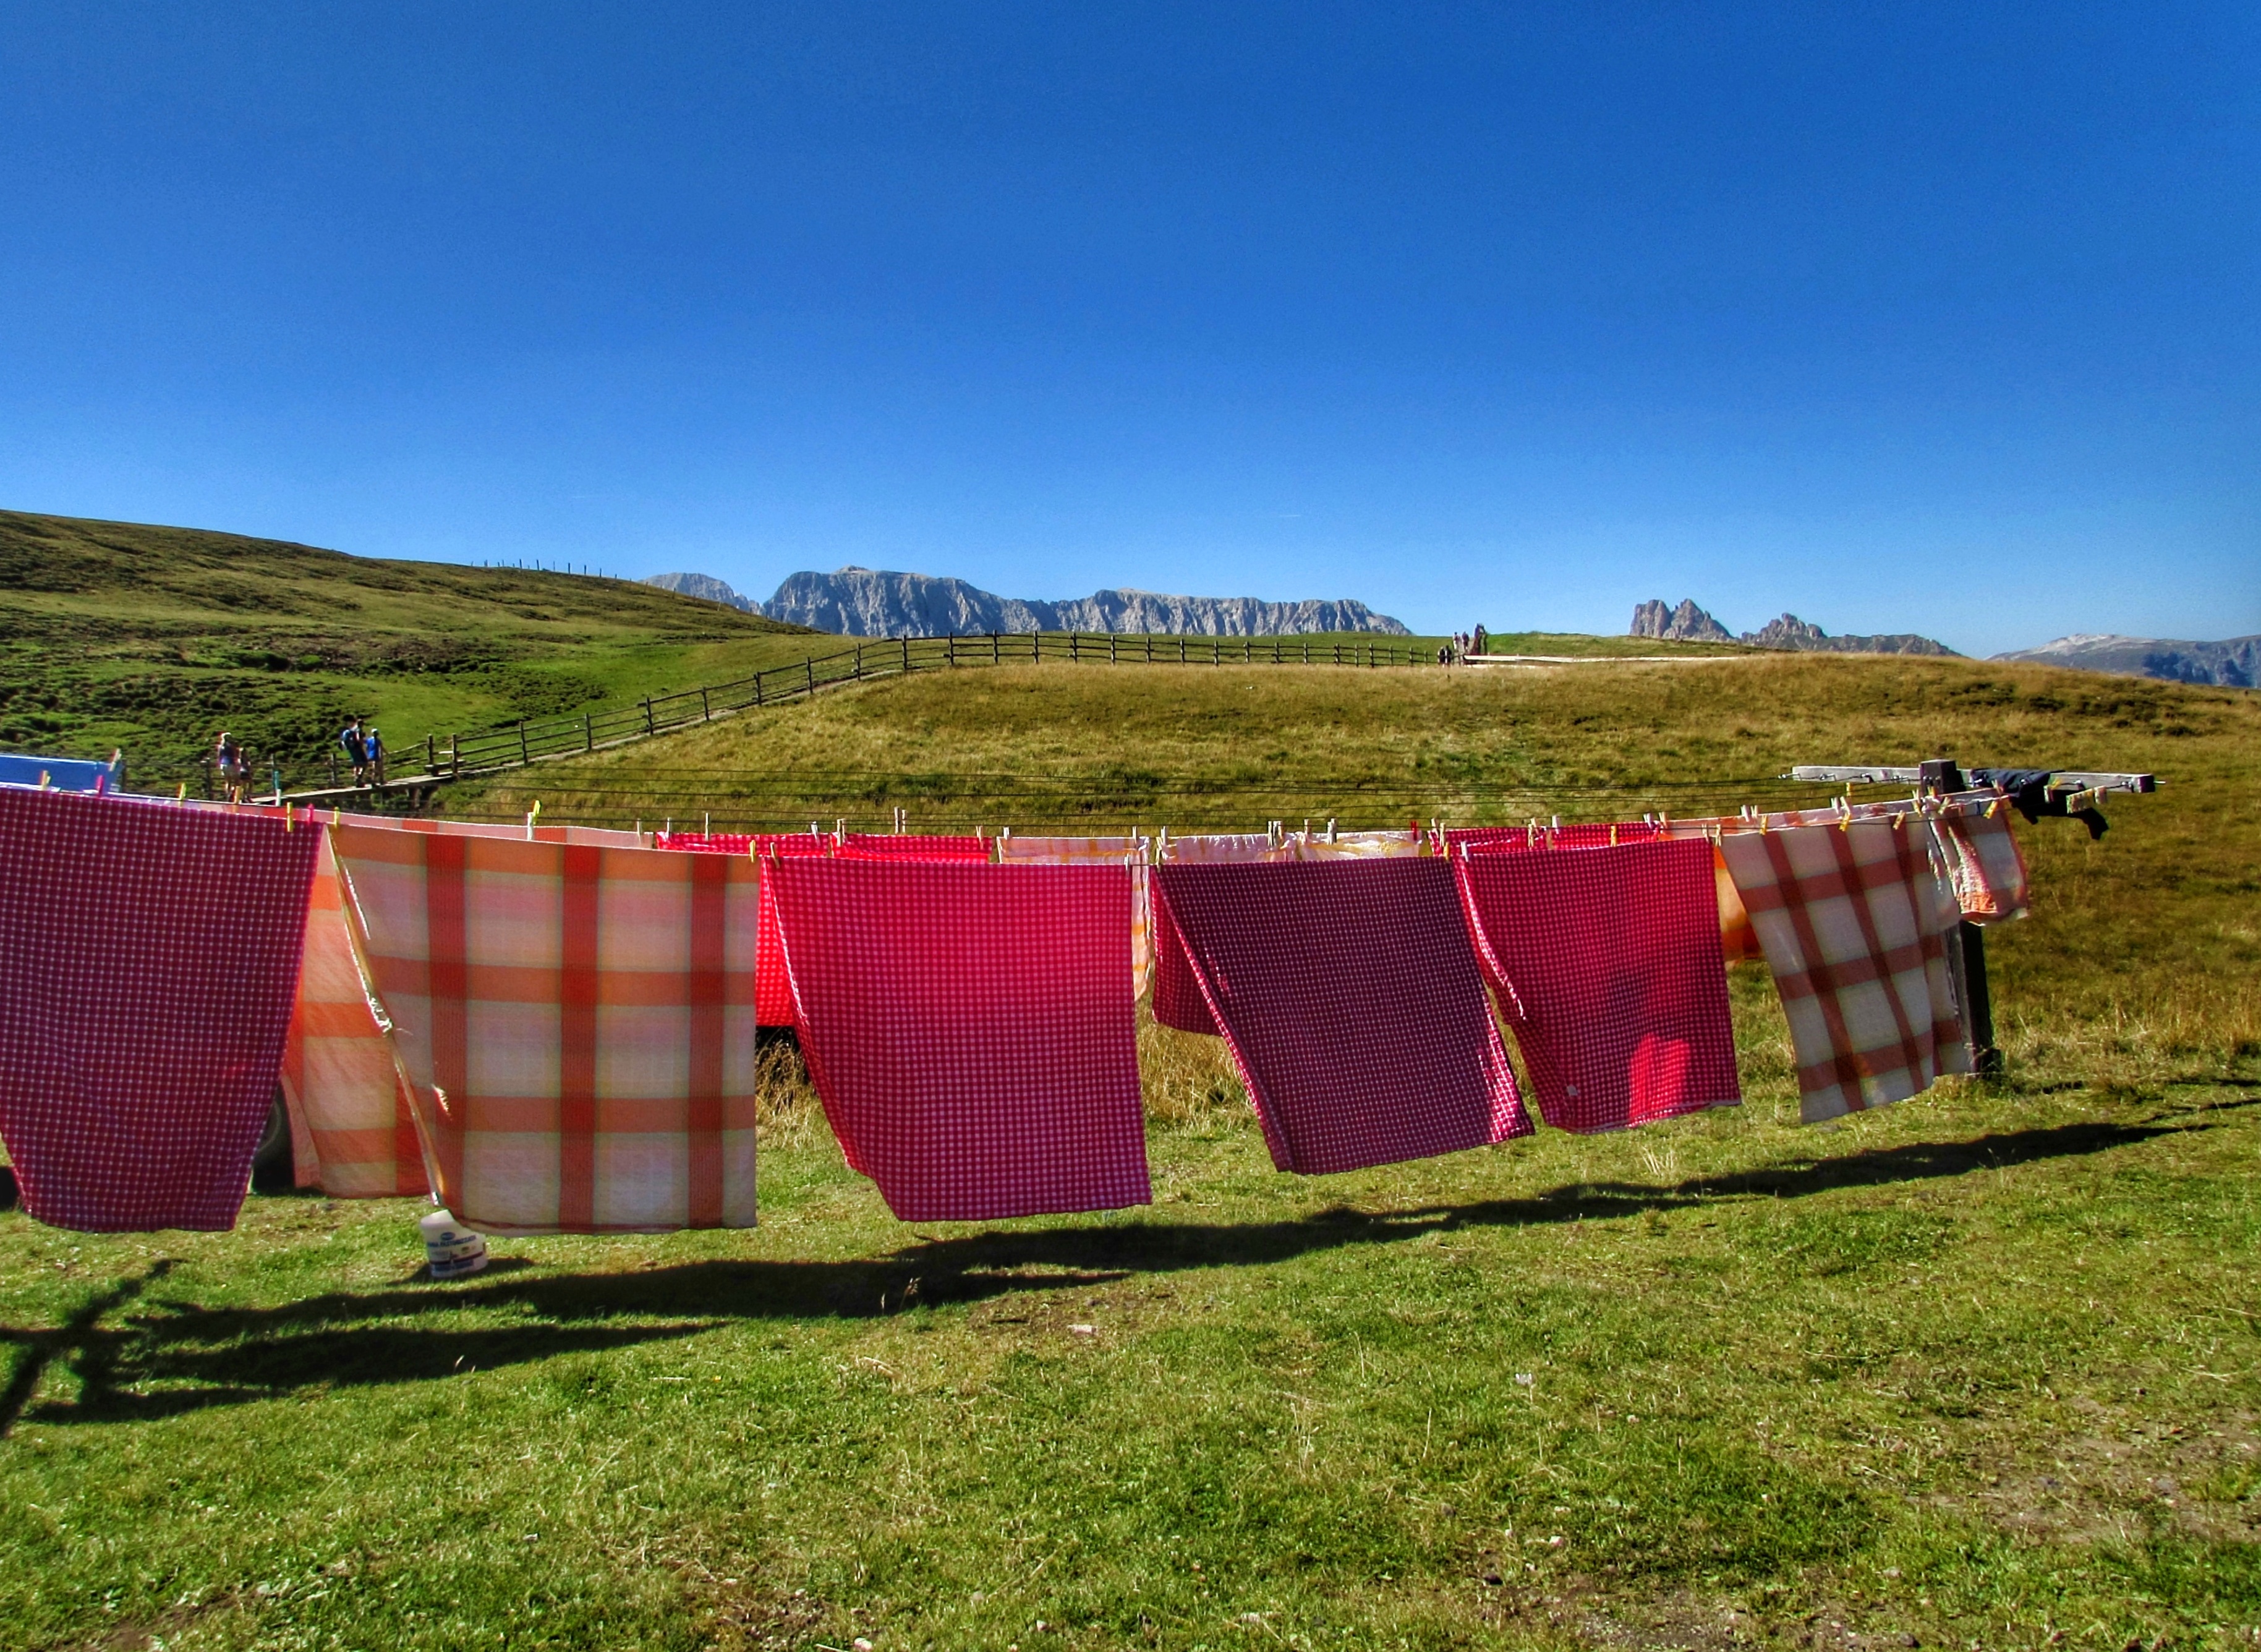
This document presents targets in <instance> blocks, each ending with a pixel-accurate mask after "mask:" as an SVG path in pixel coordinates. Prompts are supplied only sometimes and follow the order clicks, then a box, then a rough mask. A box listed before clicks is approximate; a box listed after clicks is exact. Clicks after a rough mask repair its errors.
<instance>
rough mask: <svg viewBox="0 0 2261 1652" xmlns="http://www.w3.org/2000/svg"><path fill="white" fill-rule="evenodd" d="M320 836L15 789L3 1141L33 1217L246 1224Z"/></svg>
mask: <svg viewBox="0 0 2261 1652" xmlns="http://www.w3.org/2000/svg"><path fill="white" fill-rule="evenodd" d="M318 848H319V842H318V834H317V833H316V832H315V831H314V830H312V828H311V827H309V826H307V825H305V824H304V823H300V824H298V825H297V826H296V827H295V828H294V827H293V826H291V825H290V824H288V823H286V822H284V821H282V820H280V819H275V818H265V817H262V816H260V815H250V814H241V815H231V814H227V813H223V812H220V811H217V810H205V809H189V808H175V807H173V806H172V805H169V804H164V803H157V802H149V801H141V800H139V799H128V798H118V797H100V796H93V795H81V794H71V793H63V792H48V791H40V790H33V789H27V788H18V787H0V1136H4V1138H5V1139H6V1142H7V1146H8V1155H9V1157H10V1159H11V1160H13V1162H14V1165H15V1170H16V1180H17V1183H18V1187H19V1188H20V1189H21V1190H22V1195H23V1201H24V1208H25V1210H28V1211H29V1212H30V1213H31V1214H32V1216H34V1217H37V1218H38V1219H39V1220H40V1221H42V1222H46V1223H48V1224H50V1225H54V1226H56V1227H68V1228H78V1229H81V1230H83V1231H86V1232H137V1231H146V1230H151V1229H156V1228H169V1227H178V1228H201V1229H225V1228H229V1227H233V1225H235V1217H236V1212H237V1211H238V1210H240V1208H241V1206H242V1203H243V1196H244V1193H245V1191H246V1189H247V1188H248V1184H249V1182H250V1176H251V1155H252V1153H253V1152H254V1150H255V1148H256V1147H257V1146H258V1145H259V1137H260V1132H261V1131H262V1128H263V1127H264V1125H265V1124H266V1122H267V1115H268V1110H269V1108H270V1106H271V1105H272V1104H273V1100H274V1095H275V1084H276V1074H277V1073H278V1071H279V1070H280V1068H281V1066H282V1060H283V1047H284V1040H285V1036H286V1033H287V1031H288V1029H289V1026H290V1022H291V1002H292V999H293V998H294V996H295V995H296V991H297V987H298V958H299V952H300V949H301V947H302V946H303V945H304V944H305V933H306V893H307V887H308V885H309V883H310V882H311V881H312V877H313V873H314V858H315V854H316V851H317V850H318Z"/></svg>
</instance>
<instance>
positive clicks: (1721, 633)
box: [1628, 600, 1960, 658]
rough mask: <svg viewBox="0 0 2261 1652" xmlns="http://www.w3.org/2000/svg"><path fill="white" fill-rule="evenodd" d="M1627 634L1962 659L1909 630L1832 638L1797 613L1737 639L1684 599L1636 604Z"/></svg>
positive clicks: (1811, 650) (1661, 639)
mask: <svg viewBox="0 0 2261 1652" xmlns="http://www.w3.org/2000/svg"><path fill="white" fill-rule="evenodd" d="M1628 635H1630V636H1647V637H1654V638H1655V639H1656V640H1657V641H1659V642H1664V643H1743V644H1745V645H1746V646H1748V647H1750V648H1778V649H1785V650H1793V651H1797V652H1801V653H1823V654H1944V655H1949V656H1954V657H1957V658H1959V657H1960V656H1958V655H1956V654H1955V650H1953V649H1951V648H1949V647H1948V646H1947V644H1946V643H1934V642H1933V641H1932V640H1931V638H1929V637H1927V636H1915V635H1914V634H1913V633H1912V632H1907V631H1900V632H1895V633H1893V634H1891V635H1890V636H1830V635H1829V633H1828V632H1827V631H1825V630H1823V629H1822V628H1820V626H1818V625H1812V624H1809V623H1808V622H1807V621H1804V620H1801V619H1799V618H1798V616H1797V615H1796V614H1784V615H1783V616H1782V617H1781V618H1780V619H1778V620H1769V621H1767V622H1766V624H1765V625H1763V626H1762V627H1761V628H1759V629H1757V630H1755V631H1746V632H1744V633H1743V634H1742V635H1741V636H1735V635H1734V634H1733V633H1732V632H1730V631H1729V630H1728V629H1727V628H1726V626H1724V625H1722V624H1720V623H1719V621H1717V620H1715V619H1713V618H1712V616H1711V615H1710V614H1706V613H1705V612H1704V610H1703V609H1701V608H1699V607H1697V606H1696V604H1695V603H1694V602H1693V601H1692V600H1683V601H1682V602H1681V604H1680V606H1679V607H1676V608H1668V607H1665V606H1664V604H1663V603H1662V601H1657V600H1652V601H1648V602H1644V603H1642V604H1640V607H1636V608H1635V609H1633V629H1632V630H1631V631H1630V632H1629V633H1628Z"/></svg>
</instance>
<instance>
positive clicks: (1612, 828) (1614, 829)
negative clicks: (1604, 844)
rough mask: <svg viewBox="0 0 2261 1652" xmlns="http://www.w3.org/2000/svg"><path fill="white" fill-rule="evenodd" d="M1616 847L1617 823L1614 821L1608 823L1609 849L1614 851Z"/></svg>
mask: <svg viewBox="0 0 2261 1652" xmlns="http://www.w3.org/2000/svg"><path fill="white" fill-rule="evenodd" d="M1617 846H1618V823H1617V822H1615V821H1611V822H1610V847H1611V848H1612V849H1615V848H1616V847H1617Z"/></svg>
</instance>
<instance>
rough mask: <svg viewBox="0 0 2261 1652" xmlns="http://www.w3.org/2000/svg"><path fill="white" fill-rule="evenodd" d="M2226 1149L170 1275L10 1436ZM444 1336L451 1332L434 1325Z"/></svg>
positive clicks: (2035, 1155) (135, 1283)
mask: <svg viewBox="0 0 2261 1652" xmlns="http://www.w3.org/2000/svg"><path fill="white" fill-rule="evenodd" d="M2256 1099H2257V1100H2261V1098H2256ZM2227 1105H2231V1104H2230V1103H2214V1104H2213V1106H2212V1107H2210V1108H2209V1109H2208V1110H2209V1111H2211V1110H2219V1109H2220V1108H2222V1107H2223V1106H2227ZM2216 1127H2217V1126H2216V1125H2215V1124H2212V1123H2210V1122H2207V1121H2206V1120H2204V1119H2203V1118H2201V1119H2199V1120H2198V1121H2196V1122H2191V1123H2181V1124H2107V1123H2080V1124H2059V1125H2053V1126H2049V1127H2047V1128H2039V1129H2034V1130H2026V1131H2006V1132H2002V1133H1999V1134H1995V1135H1989V1136H1981V1137H1978V1138H1974V1139H1972V1140H1969V1141H1961V1142H1946V1143H1916V1144H1909V1145H1906V1146H1893V1147H1877V1148H1870V1149H1865V1150H1863V1151H1862V1152H1858V1153H1848V1154H1845V1155H1843V1156H1841V1157H1812V1158H1807V1159H1803V1160H1797V1161H1795V1162H1791V1163H1785V1164H1782V1165H1776V1166H1770V1167H1764V1168H1761V1169H1755V1170H1748V1171H1741V1172H1737V1173H1735V1174H1730V1175H1723V1176H1699V1177H1692V1178H1689V1179H1686V1180H1683V1181H1681V1182H1676V1183H1672V1184H1669V1185H1665V1186H1656V1185H1649V1184H1642V1183H1637V1182H1579V1183H1573V1184H1569V1185H1566V1186H1563V1187H1558V1188H1554V1189H1549V1190H1548V1191H1547V1192H1544V1193H1540V1194H1538V1195H1535V1196H1532V1197H1529V1198H1522V1199H1494V1200H1483V1201H1479V1202H1476V1203H1465V1204H1438V1205H1430V1206H1424V1207H1418V1208H1415V1209H1411V1210H1391V1211H1385V1212H1369V1211H1362V1210H1351V1209H1345V1208H1336V1209H1332V1210H1324V1211H1319V1212H1317V1213H1315V1214H1313V1215H1310V1216H1308V1217H1298V1218H1296V1219H1293V1220H1288V1221H1278V1222H1257V1223H1224V1224H1207V1223H1188V1222H1174V1221H1164V1220H1153V1219H1145V1220H1140V1219H1133V1220H1129V1221H1122V1222H1114V1223H1109V1224H1108V1225H1104V1226H1088V1227H1050V1228H1035V1229H1017V1228H1016V1229H1011V1230H1002V1231H996V1230H993V1231H989V1232H977V1233H973V1234H968V1235H965V1236H962V1237H958V1236H954V1237H950V1238H941V1239H929V1238H922V1239H918V1240H917V1241H916V1242H915V1243H913V1244H910V1245H907V1246H903V1247H902V1248H901V1249H900V1250H897V1251H894V1252H892V1253H887V1254H886V1255H882V1256H874V1257H867V1258H859V1259H856V1260H851V1261H766V1260H750V1261H700V1262H689V1263H685V1264H682V1265H680V1266H676V1267H661V1268H640V1269H633V1270H624V1271H618V1272H606V1273H584V1274H550V1273H548V1272H546V1271H544V1270H543V1269H542V1268H537V1267H534V1266H531V1265H527V1266H522V1267H521V1268H520V1269H519V1270H518V1271H516V1272H513V1273H510V1274H507V1275H500V1276H498V1275H494V1274H489V1275H477V1276H475V1277H474V1278H473V1279H472V1280H470V1281H467V1282H461V1283H456V1284H444V1285H442V1284H432V1283H413V1282H406V1283H403V1284H400V1285H397V1286H392V1287H389V1288H386V1289H379V1290H374V1291H366V1292H334V1293H331V1294H328V1295H325V1296H313V1297H308V1298H305V1299H303V1300H300V1301H297V1302H291V1303H285V1304H280V1305H277V1306H275V1307H270V1308H207V1307H205V1306H203V1305H202V1304H197V1303H195V1302H192V1301H187V1300H181V1299H167V1298H160V1297H156V1296H153V1295H151V1294H150V1292H149V1290H148V1287H149V1286H151V1285H153V1284H154V1283H157V1282H160V1281H162V1279H163V1277H164V1275H165V1274H166V1272H167V1270H168V1269H169V1267H170V1264H169V1263H166V1262H162V1261H161V1262H159V1263H157V1264H155V1265H154V1267H153V1268H150V1269H149V1271H148V1272H147V1273H146V1274H143V1275H140V1276H138V1277H136V1278H133V1279H130V1280H127V1281H125V1282H121V1283H120V1284H118V1286H116V1287H114V1288H112V1289H111V1290H110V1291H108V1292H106V1293H105V1294H104V1295H103V1296H99V1297H97V1298H95V1299H93V1300H92V1301H90V1302H89V1303H88V1304H86V1306H85V1307H83V1308H82V1309H81V1310H79V1311H77V1312H75V1313H74V1314H73V1315H71V1316H70V1318H68V1320H66V1321H65V1322H64V1324H62V1325H59V1326H57V1327H54V1329H51V1330H24V1329H17V1328H13V1327H7V1326H0V1346H7V1345H13V1347H14V1348H15V1350H16V1353H17V1359H16V1364H15V1369H14V1371H13V1373H12V1375H11V1378H10V1380H9V1382H8V1383H7V1384H6V1386H5V1388H4V1390H0V1435H4V1434H5V1433H6V1432H7V1431H8V1430H9V1429H10V1428H11V1426H13V1425H14V1424H15V1422H16V1421H17V1419H18V1417H19V1416H30V1417H32V1418H33V1419H36V1420H38V1421H39V1422H42V1423H49V1424H58V1423H98V1422H109V1421H131V1420H142V1419H151V1418H156V1417H163V1416H169V1415H176V1414H178V1413H181V1412H183V1411H195V1410H202V1409H205V1408H207V1407H210V1406H213V1405H227V1404H240V1403H242V1402H244V1401H247V1400H256V1399H263V1398H269V1397H275V1396H276V1395H280V1394H284V1393H289V1392H292V1391H294V1390H304V1389H306V1388H309V1387H314V1386H319V1385H322V1384H329V1385H333V1386H340V1387H350V1386H358V1385H365V1384H377V1383H413V1382H429V1381H434V1380H437V1379H440V1378H444V1377H448V1376H452V1375H460V1374H463V1373H464V1372H467V1371H471V1370H492V1369H496V1368H500V1367H505V1366H511V1365H517V1364H520V1363H523V1362H526V1361H535V1360H542V1359H547V1358H549V1357H552V1356H554V1355H556V1354H568V1353H575V1352H596V1351H603V1350H607V1349H613V1348H623V1347H636V1346H639V1345H642V1344H644V1343H648V1342H658V1341H670V1340H680V1339H683V1338H687V1337H693V1336H697V1335H699V1334H700V1333H701V1332H706V1331H709V1330H713V1329H715V1328H718V1327H720V1326H722V1325H729V1324H732V1323H736V1322H743V1321H746V1320H759V1319H800V1320H808V1319H857V1318H875V1317H878V1316H881V1315H885V1314H889V1313H894V1312H899V1311H901V1310H902V1309H903V1308H904V1307H905V1306H906V1305H908V1304H910V1303H913V1302H915V1303H919V1304H943V1303H969V1302H980V1301H983V1300H987V1299H990V1298H994V1297H999V1296H1009V1295H1012V1294H1014V1293H1016V1292H1023V1291H1049V1290H1062V1289H1079V1288H1087V1287H1092V1286H1097V1285H1102V1284H1107V1283H1111V1282H1117V1281H1120V1280H1123V1279H1125V1278H1128V1277H1131V1276H1133V1275H1141V1274H1168V1273H1173V1272H1179V1271H1184V1270H1190V1269H1195V1268H1220V1267H1224V1268H1231V1267H1262V1266H1266V1265H1268V1264H1272V1263H1277V1262H1282V1261H1290V1260H1292V1259H1294V1258H1296V1257H1298V1256H1303V1255H1308V1254H1311V1253H1316V1252H1323V1251H1329V1250H1338V1249H1341V1248H1344V1247H1346V1246H1353V1245H1389V1244H1402V1243H1403V1242H1405V1241H1407V1240H1410V1239H1418V1238H1420V1237H1422V1236H1423V1235H1425V1234H1428V1233H1432V1232H1442V1231H1449V1230H1452V1229H1455V1228H1472V1227H1525V1226H1539V1225H1550V1224H1559V1223H1566V1222H1578V1221H1588V1220H1599V1219H1605V1218H1609V1217H1625V1216H1630V1215H1638V1214H1640V1213H1641V1212H1644V1211H1648V1210H1657V1211H1667V1212H1669V1211H1672V1210H1686V1209H1690V1208H1692V1207H1698V1206H1702V1205H1705V1204H1708V1203H1717V1202H1720V1201H1727V1200H1737V1199H1746V1198H1766V1199H1784V1198H1800V1197H1807V1196H1812V1195H1815V1194H1820V1193H1826V1192H1829V1191H1831V1190H1834V1189H1844V1188H1862V1187H1882V1186H1890V1185H1892V1184H1896V1183H1907V1182H1927V1181H1934V1180H1938V1179H1942V1178H1946V1177H1953V1176H1960V1175H1966V1174H1970V1173H1971V1172H1973V1171H1977V1170H1986V1169H1998V1168H2002V1167H2009V1166H2013V1165H2019V1164H2030V1163H2035V1162H2038V1161H2041V1160H2051V1159H2063V1158H2069V1157H2078V1156H2083V1155H2086V1154H2092V1153H2105V1152H2108V1151H2110V1150H2112V1149H2114V1148H2119V1147H2127V1146H2135V1145H2138V1144H2141V1143H2143V1142H2146V1141H2149V1140H2151V1139H2153V1138H2157V1137H2160V1136H2168V1135H2179V1134H2185V1133H2188V1132H2192V1131H2206V1130H2211V1129H2214V1128H2216ZM137 1303H138V1304H140V1311H139V1312H137V1313H135V1314H134V1315H133V1317H131V1318H128V1319H127V1320H126V1322H125V1323H123V1324H121V1325H104V1324H103V1323H102V1322H103V1321H104V1319H105V1318H108V1317H109V1316H111V1315H112V1314H113V1313H116V1312H117V1311H119V1310H121V1309H124V1308H126V1307H128V1306H129V1305H133V1304H137ZM481 1311H507V1312H508V1313H509V1315H510V1317H511V1319H512V1321H513V1323H511V1324H508V1325H497V1326H492V1327H482V1326H479V1325H476V1324H474V1325H470V1326H469V1327H466V1326H465V1325H463V1324H462V1322H461V1318H460V1317H462V1316H466V1315H472V1316H476V1315H477V1314H478V1313H479V1312H481ZM438 1315H445V1316H448V1317H449V1323H448V1324H446V1325H423V1324H420V1323H419V1322H420V1321H422V1320H425V1319H427V1318H430V1317H432V1316H438ZM58 1363H60V1364H61V1365H62V1366H63V1367H64V1368H66V1369H68V1372H69V1373H70V1374H71V1375H73V1376H75V1378H76V1379H77V1382H78V1385H79V1394H78V1397H77V1398H76V1399H75V1401H69V1402H65V1401H61V1400H49V1401H46V1402H42V1403H40V1404H32V1401H33V1399H34V1397H35V1395H36V1394H37V1393H38V1390H39V1385H40V1382H41V1379H42V1377H43V1375H45V1374H46V1373H47V1370H49V1369H50V1368H52V1367H54V1365H56V1364H58Z"/></svg>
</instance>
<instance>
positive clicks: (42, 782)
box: [39, 769, 54, 792]
mask: <svg viewBox="0 0 2261 1652" xmlns="http://www.w3.org/2000/svg"><path fill="white" fill-rule="evenodd" d="M39 789H40V790H41V791H42V792H46V791H51V790H53V789H54V788H53V787H51V786H48V784H47V771H46V770H45V769H41V770H40V771H39Z"/></svg>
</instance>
